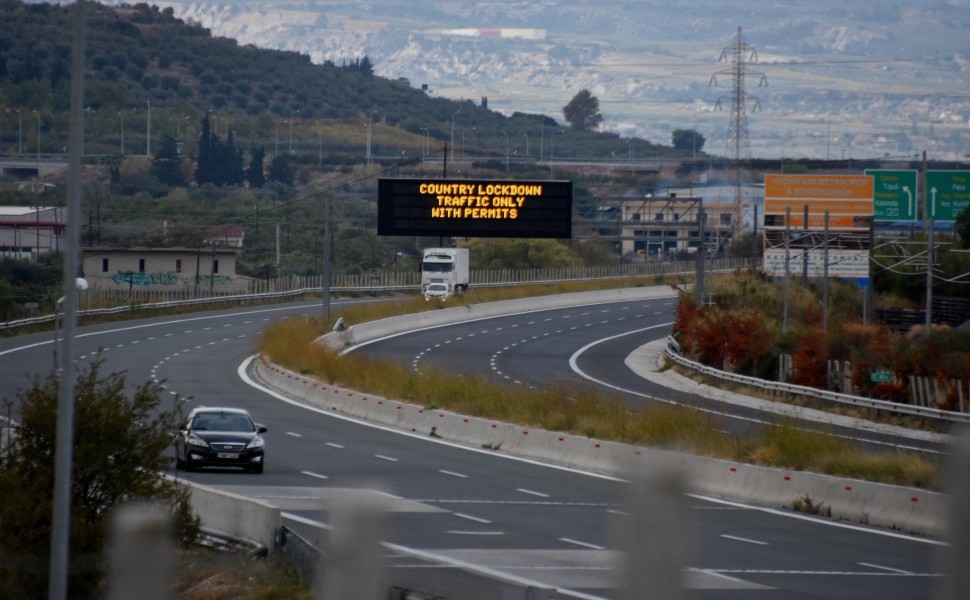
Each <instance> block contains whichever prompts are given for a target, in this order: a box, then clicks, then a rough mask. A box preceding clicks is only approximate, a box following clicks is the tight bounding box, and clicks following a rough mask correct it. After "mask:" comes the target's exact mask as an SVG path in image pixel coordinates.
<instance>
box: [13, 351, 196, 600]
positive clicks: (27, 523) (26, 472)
mask: <svg viewBox="0 0 970 600" xmlns="http://www.w3.org/2000/svg"><path fill="white" fill-rule="evenodd" d="M101 365H102V361H101V360H100V359H98V360H95V361H94V362H92V363H90V364H89V366H87V367H82V368H79V369H78V372H77V381H76V384H75V396H74V401H75V431H74V449H73V455H74V461H73V477H72V482H71V483H72V485H71V515H70V517H71V533H70V555H71V559H70V561H71V566H72V569H71V574H70V580H69V582H68V586H69V596H70V597H71V598H81V599H84V598H92V597H95V596H96V595H97V592H98V588H99V585H100V583H99V582H100V579H101V573H99V571H98V565H100V564H101V563H102V562H103V554H104V550H105V547H104V546H105V541H106V533H107V531H106V530H107V525H108V516H109V515H110V512H111V510H112V509H113V508H115V506H117V505H118V504H120V503H121V502H122V501H132V500H146V499H161V500H164V501H166V502H168V503H169V505H170V506H171V507H172V510H173V514H174V516H175V522H176V528H177V532H178V537H179V538H180V540H181V541H182V542H183V543H189V542H192V541H194V540H195V538H196V537H197V535H198V526H199V523H198V520H197V519H195V518H193V517H191V516H190V515H191V511H190V510H189V505H188V494H187V492H186V491H185V489H184V487H182V486H181V485H180V484H178V483H176V482H172V481H169V480H166V479H164V478H162V477H160V476H159V471H161V470H163V469H165V468H167V467H168V466H169V463H170V462H171V458H170V457H169V456H165V455H163V451H164V450H165V449H166V448H168V446H169V444H170V443H171V440H172V435H173V434H174V432H175V430H176V428H177V426H178V423H180V422H181V419H182V415H181V411H180V410H179V404H180V401H179V400H178V399H176V400H175V404H174V405H173V407H172V408H170V409H166V408H163V407H162V406H161V404H162V398H163V389H162V384H161V383H158V382H146V383H144V384H142V385H140V386H136V387H134V388H129V387H128V386H127V383H126V381H125V377H124V376H123V375H122V374H119V373H111V374H109V375H105V376H102V375H101V372H100V369H101ZM58 389H59V377H58V375H57V373H56V372H52V373H51V374H49V375H48V376H47V377H46V378H41V377H40V376H35V377H34V379H33V380H32V385H31V387H30V388H29V389H27V390H26V391H21V392H20V393H19V394H18V395H19V400H20V416H21V422H20V427H19V429H18V435H17V436H16V438H14V441H13V447H12V448H11V451H10V455H9V456H8V457H7V459H8V462H7V468H5V469H0V498H2V499H3V500H2V502H0V556H3V557H4V559H3V561H0V597H3V598H42V597H44V596H46V589H47V578H48V576H47V573H46V566H47V564H48V562H49V552H50V537H51V506H52V504H53V487H54V485H53V482H54V455H55V447H54V441H55V440H56V439H57V435H56V429H57V404H58ZM129 394H130V396H129ZM166 397H167V396H166Z"/></svg>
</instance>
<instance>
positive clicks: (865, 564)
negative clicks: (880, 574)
mask: <svg viewBox="0 0 970 600" xmlns="http://www.w3.org/2000/svg"><path fill="white" fill-rule="evenodd" d="M859 564H860V565H861V566H863V567H872V568H873V569H882V570H883V571H889V572H890V573H899V574H900V575H915V574H916V573H913V572H912V571H904V570H902V569H894V568H892V567H884V566H882V565H876V564H873V563H867V562H861V563H859Z"/></svg>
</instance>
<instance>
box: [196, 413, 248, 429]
mask: <svg viewBox="0 0 970 600" xmlns="http://www.w3.org/2000/svg"><path fill="white" fill-rule="evenodd" d="M192 429H196V430H204V431H255V430H256V428H255V427H254V426H253V422H252V420H251V419H250V418H249V417H247V416H246V415H239V414H226V413H202V414H198V415H196V416H195V418H194V419H193V420H192Z"/></svg>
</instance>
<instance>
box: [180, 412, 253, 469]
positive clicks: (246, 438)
mask: <svg viewBox="0 0 970 600" xmlns="http://www.w3.org/2000/svg"><path fill="white" fill-rule="evenodd" d="M263 433H266V428H265V427H263V426H262V425H259V424H257V423H254V422H253V419H252V417H250V416H249V413H248V412H246V411H245V410H243V409H241V408H224V407H211V406H200V407H198V408H195V409H193V410H192V412H191V413H189V417H188V419H186V421H185V425H184V426H183V427H182V428H181V429H179V432H178V435H177V436H176V437H175V466H176V467H177V468H180V469H185V470H186V471H192V470H195V469H197V468H201V467H242V469H243V471H246V472H249V473H262V472H263V464H264V461H263V457H264V452H263V445H264V442H263V438H262V435H261V434H263Z"/></svg>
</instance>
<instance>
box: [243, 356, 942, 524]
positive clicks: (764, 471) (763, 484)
mask: <svg viewBox="0 0 970 600" xmlns="http://www.w3.org/2000/svg"><path fill="white" fill-rule="evenodd" d="M249 373H250V375H251V376H252V377H253V378H254V379H256V380H257V381H259V382H261V383H262V384H264V385H266V386H268V387H270V388H272V389H274V390H277V391H279V392H281V393H283V394H284V395H286V396H288V397H291V398H294V399H298V400H301V401H303V402H306V403H307V404H309V405H312V406H315V407H317V408H323V409H326V410H327V411H332V412H335V413H339V414H342V415H346V416H349V417H353V418H358V419H361V420H365V421H368V422H372V423H377V424H380V425H384V426H389V427H395V428H399V429H402V430H405V431H409V432H413V433H417V434H420V435H426V436H429V437H435V438H440V439H442V440H445V441H448V442H451V443H455V444H461V445H463V446H467V447H468V448H470V449H475V450H478V451H487V452H495V453H500V454H507V455H510V456H516V457H522V458H528V459H532V460H538V461H543V462H548V463H551V464H555V465H561V466H565V467H571V468H576V469H581V470H586V471H591V472H594V473H600V474H604V475H609V476H614V477H624V478H625V477H626V476H627V475H626V474H627V473H630V472H633V471H634V470H635V469H637V468H638V467H639V466H642V464H643V463H645V462H647V461H654V460H657V459H660V458H663V459H664V460H666V461H673V462H675V463H677V464H680V465H681V466H682V467H683V468H684V470H685V472H686V474H687V481H688V485H689V489H690V490H691V491H693V492H696V493H699V494H703V495H707V496H712V497H715V498H722V499H726V500H734V501H739V502H747V503H751V504H756V505H760V506H768V507H774V508H792V507H794V506H796V505H797V506H800V507H801V508H802V509H807V510H809V511H811V512H817V513H818V514H822V515H826V516H830V517H832V518H834V519H839V520H845V521H852V522H856V523H865V524H869V525H876V526H880V527H887V528H892V529H897V530H900V531H905V532H912V533H919V534H925V535H932V536H940V535H941V534H942V533H943V532H944V525H943V523H944V518H945V515H944V511H943V502H944V496H943V495H942V494H939V493H936V492H931V491H927V490H922V489H916V488H907V487H900V486H890V485H884V484H877V483H869V482H865V481H860V480H855V479H847V478H841V477H831V476H827V475H820V474H817V473H808V472H804V471H790V470H785V469H774V468H768V467H760V466H756V465H750V464H746V463H738V462H732V461H726V460H719V459H713V458H706V457H700V456H693V455H688V454H680V453H673V452H667V451H663V450H657V449H653V448H648V447H644V446H636V445H632V444H621V443H617V442H608V441H602V440H595V439H591V438H588V437H584V436H581V435H574V434H568V433H560V432H554V431H547V430H543V429H539V428H534V427H528V426H522V425H515V424H510V423H502V422H499V421H495V420H492V419H485V418H479V417H469V416H465V415H459V414H455V413H452V412H449V411H444V410H438V409H427V408H424V407H422V406H418V405H415V404H409V403H406V402H400V401H397V400H393V399H388V398H382V397H378V396H373V395H368V394H362V393H359V392H356V391H353V390H348V389H344V388H339V387H336V386H331V385H327V384H323V383H321V382H319V381H315V380H314V379H312V378H310V377H306V376H303V375H299V374H297V373H293V372H291V371H288V370H286V369H284V368H281V367H279V366H277V365H275V364H273V363H271V362H269V361H268V360H267V359H266V358H265V357H264V356H261V355H260V356H257V357H254V358H253V360H252V361H251V362H250V365H249Z"/></svg>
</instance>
